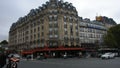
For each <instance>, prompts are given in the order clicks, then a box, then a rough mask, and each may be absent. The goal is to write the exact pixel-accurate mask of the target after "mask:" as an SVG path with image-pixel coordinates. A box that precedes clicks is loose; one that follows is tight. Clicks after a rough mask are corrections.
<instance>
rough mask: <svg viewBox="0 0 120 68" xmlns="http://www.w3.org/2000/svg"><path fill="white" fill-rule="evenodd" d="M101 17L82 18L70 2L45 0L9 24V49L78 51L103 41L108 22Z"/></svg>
mask: <svg viewBox="0 0 120 68" xmlns="http://www.w3.org/2000/svg"><path fill="white" fill-rule="evenodd" d="M103 18H104V19H105V18H106V17H101V16H99V17H96V20H94V21H90V20H89V19H82V18H81V17H79V16H78V12H77V10H76V8H75V7H74V6H73V5H72V3H68V2H64V1H63V0H60V1H59V0H49V1H47V2H46V4H42V6H40V7H38V8H36V9H32V10H31V11H30V12H29V13H28V14H27V15H26V16H24V17H20V18H19V20H18V21H17V22H15V23H13V24H12V26H11V28H10V31H9V49H12V50H14V49H17V50H18V51H23V52H22V53H23V54H28V53H29V54H32V53H36V54H37V53H38V54H39V53H41V52H42V53H43V52H45V53H47V54H48V53H50V52H51V54H52V55H53V54H54V55H55V54H57V55H60V52H62V53H64V54H66V53H70V54H78V53H79V52H80V51H82V50H84V48H94V47H96V44H101V43H102V42H103V35H104V34H106V31H107V24H106V22H108V21H106V19H105V20H103ZM109 22H110V21H109ZM108 24H111V23H108ZM111 25H115V24H113V23H112V24H111ZM108 28H109V27H108ZM56 52H57V53H56Z"/></svg>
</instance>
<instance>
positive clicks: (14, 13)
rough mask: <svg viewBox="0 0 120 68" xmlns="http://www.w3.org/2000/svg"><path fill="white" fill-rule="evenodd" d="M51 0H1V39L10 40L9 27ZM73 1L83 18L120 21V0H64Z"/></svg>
mask: <svg viewBox="0 0 120 68" xmlns="http://www.w3.org/2000/svg"><path fill="white" fill-rule="evenodd" d="M46 1H49V0H0V41H2V40H8V34H9V28H10V26H11V25H12V23H14V22H16V21H17V20H18V18H19V17H23V16H25V15H26V14H28V13H29V11H30V10H31V9H35V8H38V7H39V6H41V5H42V4H45V2H46ZM63 1H64V2H66V1H67V2H69V3H72V4H73V6H75V7H76V9H77V11H78V15H79V16H81V17H83V18H90V19H91V20H94V19H95V16H96V15H101V16H107V17H109V18H113V19H114V20H115V21H116V22H117V23H118V24H119V23H120V0H63Z"/></svg>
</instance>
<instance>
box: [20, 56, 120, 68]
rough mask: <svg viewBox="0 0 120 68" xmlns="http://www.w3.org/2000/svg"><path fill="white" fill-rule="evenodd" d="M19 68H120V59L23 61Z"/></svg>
mask: <svg viewBox="0 0 120 68" xmlns="http://www.w3.org/2000/svg"><path fill="white" fill-rule="evenodd" d="M18 68H120V58H115V59H109V60H102V59H100V58H69V59H62V58H59V59H44V60H32V61H31V60H30V61H26V60H21V62H20V63H19V64H18Z"/></svg>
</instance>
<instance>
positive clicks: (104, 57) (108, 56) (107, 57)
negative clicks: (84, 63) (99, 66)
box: [101, 53, 115, 59]
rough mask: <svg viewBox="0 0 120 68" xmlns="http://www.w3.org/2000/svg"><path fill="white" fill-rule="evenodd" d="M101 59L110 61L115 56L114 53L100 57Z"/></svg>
mask: <svg viewBox="0 0 120 68" xmlns="http://www.w3.org/2000/svg"><path fill="white" fill-rule="evenodd" d="M101 58H102V59H112V58H115V54H114V53H105V54H103V55H101Z"/></svg>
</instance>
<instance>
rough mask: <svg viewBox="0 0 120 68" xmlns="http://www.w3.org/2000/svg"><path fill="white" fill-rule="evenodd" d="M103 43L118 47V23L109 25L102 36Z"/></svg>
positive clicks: (119, 44)
mask: <svg viewBox="0 0 120 68" xmlns="http://www.w3.org/2000/svg"><path fill="white" fill-rule="evenodd" d="M104 43H105V44H106V45H107V46H109V47H114V48H120V24H119V25H116V26H114V27H111V28H110V29H109V30H108V31H107V35H105V37H104Z"/></svg>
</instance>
